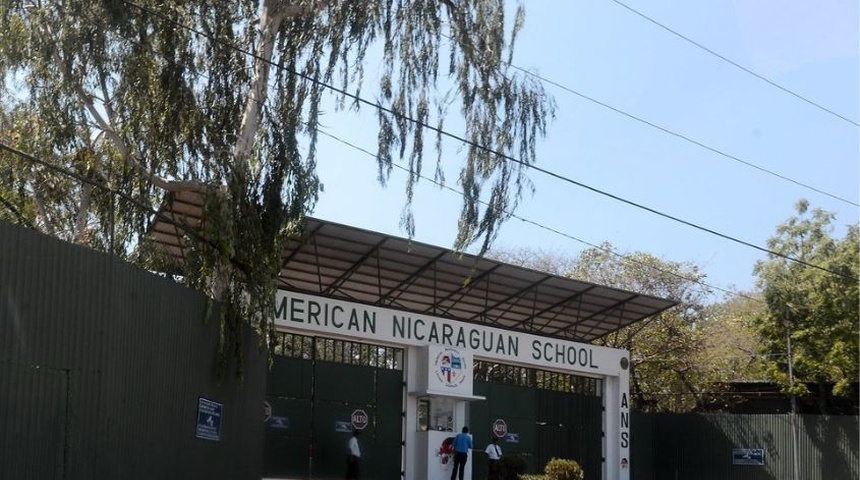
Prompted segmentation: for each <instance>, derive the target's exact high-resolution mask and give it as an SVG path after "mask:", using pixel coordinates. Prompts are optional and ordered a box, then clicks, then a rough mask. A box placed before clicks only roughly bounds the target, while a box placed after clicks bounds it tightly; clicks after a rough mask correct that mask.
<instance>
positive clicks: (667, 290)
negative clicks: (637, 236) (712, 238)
mask: <svg viewBox="0 0 860 480" xmlns="http://www.w3.org/2000/svg"><path fill="white" fill-rule="evenodd" d="M491 255H492V256H493V257H494V258H497V259H501V260H503V261H506V262H510V263H514V264H519V265H523V266H527V267H530V268H536V269H540V270H542V271H546V272H550V273H554V274H558V275H564V276H568V277H571V278H575V279H577V280H582V281H587V282H593V283H597V284H600V285H606V286H610V287H615V288H620V289H624V290H629V291H633V292H637V293H641V294H646V295H653V296H657V297H660V298H668V299H671V300H675V301H677V302H678V305H677V306H675V307H673V308H671V309H669V310H667V311H664V312H662V313H660V314H658V315H655V316H652V317H650V318H648V319H645V320H643V321H641V322H637V323H635V324H632V325H629V326H627V327H624V328H622V329H620V330H617V331H615V332H613V333H610V334H608V335H606V336H604V337H603V338H600V339H597V340H596V341H595V342H594V343H597V344H600V345H605V346H609V347H613V348H622V349H625V350H629V351H630V360H631V366H630V393H631V397H632V403H633V406H634V407H635V408H637V409H640V410H645V411H689V410H691V409H694V408H695V407H696V406H697V405H699V404H701V403H702V402H703V401H704V400H705V398H704V395H706V392H707V391H708V390H709V389H711V387H712V383H713V382H714V381H718V380H720V379H721V378H722V377H721V376H720V375H721V372H720V371H719V370H717V369H716V368H712V367H713V366H714V365H716V363H711V362H703V361H702V357H703V356H704V349H705V347H706V344H705V337H704V335H703V330H702V325H703V322H706V321H707V320H708V318H709V317H708V315H706V312H707V308H706V305H705V302H706V300H707V298H708V296H709V295H710V289H709V288H708V287H705V286H704V285H702V284H701V283H700V282H702V281H703V280H704V279H705V274H704V273H702V272H701V270H700V269H699V267H698V266H697V265H695V264H693V263H690V262H673V261H668V260H664V259H661V258H658V257H655V256H654V255H651V254H648V253H644V252H633V253H628V254H625V255H620V254H617V253H615V250H614V248H613V247H612V245H611V244H609V243H604V244H602V245H600V246H599V247H593V248H588V249H586V250H583V251H582V252H581V253H580V254H579V255H577V256H573V257H571V256H564V255H560V254H556V253H546V252H531V253H530V252H529V251H528V250H527V249H520V250H513V251H498V252H496V251H493V252H491Z"/></svg>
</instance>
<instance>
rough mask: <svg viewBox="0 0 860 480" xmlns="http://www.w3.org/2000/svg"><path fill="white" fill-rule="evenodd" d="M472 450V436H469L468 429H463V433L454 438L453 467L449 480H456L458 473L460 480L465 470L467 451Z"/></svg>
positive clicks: (467, 457) (467, 458)
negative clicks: (458, 473)
mask: <svg viewBox="0 0 860 480" xmlns="http://www.w3.org/2000/svg"><path fill="white" fill-rule="evenodd" d="M471 449H472V436H471V435H469V427H463V431H462V432H460V433H458V434H457V436H456V437H454V465H453V467H452V469H451V480H456V479H457V472H460V480H463V474H464V472H465V470H466V461H468V460H469V450H471Z"/></svg>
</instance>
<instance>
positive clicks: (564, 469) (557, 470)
mask: <svg viewBox="0 0 860 480" xmlns="http://www.w3.org/2000/svg"><path fill="white" fill-rule="evenodd" d="M543 471H544V473H545V474H546V478H547V479H549V480H583V479H584V478H585V472H583V471H582V467H580V466H579V464H578V463H576V462H575V461H573V460H567V459H564V458H553V459H552V460H550V461H549V462H547V464H546V467H544V469H543Z"/></svg>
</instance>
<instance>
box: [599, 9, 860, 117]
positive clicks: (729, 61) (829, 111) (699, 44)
mask: <svg viewBox="0 0 860 480" xmlns="http://www.w3.org/2000/svg"><path fill="white" fill-rule="evenodd" d="M611 1H612V2H614V3H616V4H618V5H619V6H621V7H624V8H626V9H627V10H629V11H630V12H632V13H634V14H636V15H638V16H639V17H641V18H643V19H645V20H647V21H649V22H651V23H653V24H654V25H656V26H658V27H660V28H662V29H663V30H666V31H667V32H669V33H671V34H672V35H675V36H676V37H678V38H680V39H682V40H684V41H686V42H688V43H690V44H692V45H695V46H696V47H698V48H700V49H702V50H704V51H705V52H708V53H710V54H711V55H713V56H714V57H717V58H719V59H720V60H722V61H724V62H726V63H728V64H729V65H732V66H734V67H735V68H738V69H740V70H742V71H744V72H746V73H748V74H750V75H752V76H753V77H756V78H758V79H759V80H761V81H763V82H765V83H767V84H768V85H770V86H772V87H774V88H777V89H779V90H782V91H783V92H785V93H787V94H789V95H791V96H792V97H795V98H797V99H798V100H801V101H803V102H806V103H808V104H809V105H812V106H813V107H816V108H818V109H819V110H821V111H824V112H827V113H829V114H830V115H833V116H834V117H837V118H840V119H842V120H844V121H846V122H848V123H850V124H851V125H854V126H857V127H860V123H857V122H856V121H854V120H851V119H850V118H848V117H845V116H843V115H840V114H839V113H836V112H834V111H833V110H831V109H829V108H827V107H825V106H823V105H821V104H819V103H816V102H814V101H812V100H810V99H808V98H806V97H804V96H803V95H800V94H799V93H796V92H793V91H791V90H789V89H788V88H785V87H783V86H782V85H780V84H778V83H776V82H774V81H773V80H771V79H769V78H767V77H765V76H764V75H761V74H759V73H756V72H754V71H753V70H750V69H749V68H747V67H745V66H743V65H741V64H739V63H737V62H735V61H734V60H731V59H730V58H727V57H725V56H723V55H720V54H719V53H717V52H715V51H714V50H711V49H710V48H708V47H706V46H704V45H702V44H701V43H699V42H697V41H695V40H693V39H692V38H690V37H688V36H686V35H684V34H682V33H680V32H677V31H675V30H673V29H671V28H669V27H667V26H666V25H664V24H662V23H660V22H658V21H657V20H655V19H653V18H651V17H649V16H648V15H645V14H644V13H642V12H640V11H639V10H636V9H635V8H633V7H631V6H630V5H627V4H626V3H624V2H621V1H620V0H611Z"/></svg>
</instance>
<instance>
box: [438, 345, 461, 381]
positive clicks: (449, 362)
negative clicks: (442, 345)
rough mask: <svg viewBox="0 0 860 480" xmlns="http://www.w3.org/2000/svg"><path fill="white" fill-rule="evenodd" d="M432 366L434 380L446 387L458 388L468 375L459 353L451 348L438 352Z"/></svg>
mask: <svg viewBox="0 0 860 480" xmlns="http://www.w3.org/2000/svg"><path fill="white" fill-rule="evenodd" d="M433 365H434V369H435V371H436V378H438V379H439V381H440V382H442V384H443V385H445V386H446V387H450V388H456V387H459V386H460V384H461V383H463V381H464V380H466V375H467V374H468V372H467V371H466V362H465V361H464V360H463V356H462V355H461V354H460V352H459V351H457V350H455V349H453V348H446V349H444V350H442V351H441V352H439V353H438V354H437V355H436V360H435V361H434V363H433Z"/></svg>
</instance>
